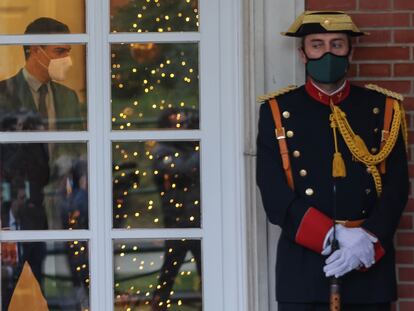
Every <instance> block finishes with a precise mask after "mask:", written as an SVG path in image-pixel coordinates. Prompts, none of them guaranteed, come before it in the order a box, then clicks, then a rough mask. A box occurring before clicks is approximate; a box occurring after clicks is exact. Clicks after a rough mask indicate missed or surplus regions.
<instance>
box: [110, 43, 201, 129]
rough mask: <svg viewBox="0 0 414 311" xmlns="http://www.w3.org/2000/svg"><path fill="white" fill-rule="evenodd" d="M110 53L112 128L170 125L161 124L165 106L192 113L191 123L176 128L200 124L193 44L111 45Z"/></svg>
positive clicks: (196, 60)
mask: <svg viewBox="0 0 414 311" xmlns="http://www.w3.org/2000/svg"><path fill="white" fill-rule="evenodd" d="M111 55H112V59H111V70H112V101H111V103H112V129H114V130H134V129H141V128H166V127H169V126H168V124H167V125H165V124H162V123H160V118H162V115H163V113H164V111H165V110H166V109H168V108H177V109H183V110H185V111H186V113H187V114H191V115H192V116H193V117H192V119H191V121H193V123H192V124H190V125H189V126H187V127H185V126H183V127H180V126H179V125H178V126H177V127H174V128H175V129H185V128H198V127H199V124H198V107H199V83H198V81H199V79H198V45H197V44H196V43H175V44H161V43H160V44H155V43H130V44H113V45H112V46H111ZM195 116H197V119H196V118H195Z"/></svg>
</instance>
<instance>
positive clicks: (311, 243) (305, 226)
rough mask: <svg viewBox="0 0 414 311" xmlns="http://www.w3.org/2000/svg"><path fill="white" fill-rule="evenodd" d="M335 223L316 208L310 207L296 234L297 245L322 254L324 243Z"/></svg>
mask: <svg viewBox="0 0 414 311" xmlns="http://www.w3.org/2000/svg"><path fill="white" fill-rule="evenodd" d="M332 226H333V221H332V219H330V218H329V217H328V216H326V215H325V214H323V213H321V212H320V211H318V210H317V209H316V208H313V207H310V208H309V209H308V210H307V211H306V213H305V215H304V216H303V218H302V221H301V223H300V225H299V228H298V231H297V232H296V239H295V241H296V243H298V244H300V245H302V246H305V247H307V248H310V249H311V250H313V251H315V252H317V253H321V252H322V250H323V241H324V239H325V236H326V234H327V233H328V231H329V229H331V228H332Z"/></svg>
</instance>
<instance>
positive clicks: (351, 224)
mask: <svg viewBox="0 0 414 311" xmlns="http://www.w3.org/2000/svg"><path fill="white" fill-rule="evenodd" d="M364 221H365V219H357V220H335V223H336V224H340V225H343V226H344V227H347V228H358V227H361V225H362V224H363V223H364Z"/></svg>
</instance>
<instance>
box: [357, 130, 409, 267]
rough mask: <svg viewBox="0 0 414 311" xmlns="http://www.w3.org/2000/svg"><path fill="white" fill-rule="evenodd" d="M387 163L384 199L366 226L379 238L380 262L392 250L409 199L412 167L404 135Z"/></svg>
mask: <svg viewBox="0 0 414 311" xmlns="http://www.w3.org/2000/svg"><path fill="white" fill-rule="evenodd" d="M386 164H387V165H386V167H387V171H386V174H385V176H384V177H383V188H382V194H381V197H380V199H379V200H378V204H377V205H376V206H375V207H374V208H373V210H372V211H371V213H370V216H369V217H368V219H367V220H366V221H365V222H364V223H363V225H362V227H363V228H364V229H365V230H367V231H368V232H370V233H372V234H374V235H375V236H376V237H377V238H378V239H379V243H376V245H375V250H376V260H379V259H380V258H381V257H382V255H384V253H385V252H386V251H387V249H388V248H390V247H392V243H393V237H394V234H395V231H396V230H397V227H398V224H399V221H400V217H401V214H402V212H403V210H404V208H405V205H406V204H407V200H408V193H409V179H408V164H407V154H406V151H405V145H404V140H403V135H402V133H400V135H399V137H398V140H397V142H396V145H395V146H394V149H393V151H392V152H391V154H390V155H389V157H388V159H387V163H386ZM381 254H382V255H381Z"/></svg>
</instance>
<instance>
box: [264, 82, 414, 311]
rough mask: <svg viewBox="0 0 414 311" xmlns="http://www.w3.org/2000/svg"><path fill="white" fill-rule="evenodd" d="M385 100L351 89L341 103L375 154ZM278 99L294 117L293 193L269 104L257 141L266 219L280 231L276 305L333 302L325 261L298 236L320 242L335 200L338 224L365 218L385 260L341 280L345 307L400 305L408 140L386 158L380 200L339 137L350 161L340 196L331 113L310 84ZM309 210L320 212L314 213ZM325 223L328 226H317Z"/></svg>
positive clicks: (286, 121) (290, 125) (288, 121)
mask: <svg viewBox="0 0 414 311" xmlns="http://www.w3.org/2000/svg"><path fill="white" fill-rule="evenodd" d="M385 100H386V97H385V95H383V94H381V93H378V92H375V91H372V90H368V89H365V88H361V87H356V86H351V88H350V92H349V95H348V96H347V97H346V98H344V100H343V101H342V102H340V103H339V105H340V108H341V109H342V110H343V111H344V112H345V113H346V115H347V119H348V121H349V123H350V125H351V127H352V129H353V130H354V132H355V133H356V134H358V135H360V136H361V137H362V139H363V140H364V141H365V143H366V145H367V147H368V148H369V149H370V150H371V149H372V150H371V151H372V152H375V150H378V149H379V147H380V141H381V130H382V128H383V119H384V113H383V112H384V107H385ZM277 101H278V103H279V107H280V111H281V113H282V114H283V113H284V112H285V113H284V114H283V115H284V116H288V117H282V122H283V125H284V127H285V129H286V131H291V133H290V136H291V137H287V138H286V139H287V144H288V148H289V153H290V162H291V167H292V173H293V179H294V184H295V189H294V190H291V189H290V188H289V187H288V185H287V182H286V177H285V173H284V170H283V168H282V162H281V157H280V153H279V146H278V142H277V140H276V137H275V133H274V130H275V124H274V121H273V118H272V113H271V110H270V106H269V103H268V102H265V103H263V104H262V105H261V107H260V120H259V132H258V137H257V184H258V186H259V189H260V192H261V196H262V200H263V205H264V208H265V210H266V213H267V217H268V219H269V220H270V222H271V223H273V224H276V225H278V226H280V227H281V229H282V233H281V237H280V240H279V244H278V250H277V264H276V298H277V300H278V301H279V302H302V303H308V302H328V298H329V292H328V286H329V281H328V279H327V278H326V277H325V276H324V273H323V271H322V269H323V266H324V261H325V260H326V257H324V256H322V255H321V254H320V253H318V252H316V251H314V250H311V249H309V248H308V247H307V246H306V245H301V244H299V243H298V242H297V237H298V235H302V236H307V237H308V238H309V239H312V238H313V235H314V236H315V237H314V238H315V239H319V240H320V236H319V237H318V234H319V235H320V231H321V228H322V227H323V226H326V219H330V218H332V213H333V209H332V207H333V204H334V199H335V200H336V204H337V219H342V220H355V219H362V218H364V219H366V221H365V222H364V224H363V225H362V226H363V228H365V229H366V230H368V231H370V232H371V233H373V234H374V235H375V236H377V237H378V238H379V241H380V244H381V246H382V247H383V249H384V250H385V255H384V256H383V257H382V258H381V259H380V260H379V261H378V262H376V263H375V264H374V265H373V266H372V267H371V268H369V269H368V270H367V271H364V272H362V271H355V270H354V271H352V272H350V273H348V274H346V275H345V276H343V277H342V301H343V302H344V303H379V302H388V301H392V300H395V299H396V277H395V266H394V265H395V258H394V257H395V255H394V247H393V236H394V233H395V231H396V228H397V226H398V223H399V219H400V216H401V213H402V211H403V209H404V207H405V204H406V202H407V197H408V169H407V159H406V150H405V146H404V142H403V138H402V134H401V133H400V137H399V138H398V141H397V143H396V145H395V147H394V149H393V151H392V152H391V154H390V156H389V157H388V159H387V162H386V164H387V171H386V174H385V175H383V178H382V182H383V191H382V195H381V197H380V198H378V197H377V194H376V190H375V185H374V182H373V178H372V176H371V175H370V173H369V172H368V171H367V168H366V166H365V165H364V164H362V163H360V162H357V161H355V160H353V159H352V155H351V153H350V152H349V150H348V148H347V147H346V145H345V142H344V141H343V139H342V137H341V136H340V134H339V132H338V143H339V151H340V152H341V153H342V156H343V158H344V161H345V165H346V170H347V176H346V177H345V178H341V179H339V180H337V195H336V198H334V196H333V190H332V188H333V177H332V158H333V153H334V142H333V132H332V129H331V127H330V122H329V115H330V114H331V109H330V107H329V106H328V105H325V104H323V103H320V102H318V101H317V100H315V99H314V98H312V97H311V96H310V95H309V94H308V92H307V91H306V89H305V87H304V86H302V87H299V88H297V89H295V90H293V91H291V92H289V93H286V94H284V95H281V96H278V97H277ZM286 112H288V113H286ZM292 134H293V135H292ZM295 151H296V152H295ZM293 154H295V156H293ZM311 210H313V211H314V212H316V213H310V211H311ZM315 215H316V216H315ZM305 218H314V219H312V220H311V221H309V219H307V222H308V223H310V224H312V227H311V228H309V226H307V228H301V223H302V222H303V221H304V219H305ZM321 220H324V224H322V223H321V225H320V226H319V221H321ZM299 231H302V232H299ZM318 232H319V233H318ZM317 242H318V243H320V242H321V241H317Z"/></svg>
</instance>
